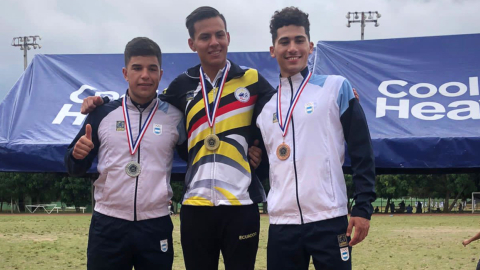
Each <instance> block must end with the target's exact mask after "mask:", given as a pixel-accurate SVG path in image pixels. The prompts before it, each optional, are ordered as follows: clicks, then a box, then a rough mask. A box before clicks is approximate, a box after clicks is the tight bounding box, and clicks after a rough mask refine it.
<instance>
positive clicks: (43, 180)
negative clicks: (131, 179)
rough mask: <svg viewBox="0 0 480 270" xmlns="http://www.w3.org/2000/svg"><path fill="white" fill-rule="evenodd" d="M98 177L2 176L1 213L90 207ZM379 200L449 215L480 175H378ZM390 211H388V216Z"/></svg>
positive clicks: (177, 195)
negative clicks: (8, 207) (435, 207)
mask: <svg viewBox="0 0 480 270" xmlns="http://www.w3.org/2000/svg"><path fill="white" fill-rule="evenodd" d="M94 179H96V175H90V176H86V177H85V178H77V177H70V176H68V175H67V174H61V173H12V172H0V212H1V211H2V209H3V205H4V203H5V202H8V203H10V202H14V203H15V204H16V205H18V207H19V210H20V211H21V212H24V211H25V204H28V203H32V204H40V203H50V202H58V201H60V202H62V203H63V204H65V205H67V206H71V205H75V206H76V207H80V206H85V205H90V204H91V192H92V190H91V188H92V180H94ZM182 179H183V176H182V175H172V180H176V181H172V182H171V185H172V189H173V195H174V196H173V198H172V201H174V202H180V201H181V198H182V194H183V188H184V186H183V181H181V180H182ZM345 179H346V183H347V194H348V197H349V198H350V200H349V206H348V207H349V210H350V209H351V207H352V204H353V197H354V192H355V186H354V183H353V181H352V176H351V175H345ZM375 181H376V192H377V198H385V199H387V202H386V205H388V204H389V203H390V200H391V199H398V198H402V197H417V198H441V199H443V200H444V205H445V207H444V209H443V211H444V212H450V211H451V210H452V208H453V207H454V205H455V203H457V202H460V201H465V200H467V199H469V198H471V194H472V192H475V191H480V173H473V174H433V175H425V174H422V175H418V174H397V175H379V176H377V177H376V179H375ZM263 184H264V186H265V189H266V192H268V190H269V189H270V187H269V184H268V179H266V180H265V181H263ZM26 202H27V203H26ZM387 211H388V207H386V209H385V212H387Z"/></svg>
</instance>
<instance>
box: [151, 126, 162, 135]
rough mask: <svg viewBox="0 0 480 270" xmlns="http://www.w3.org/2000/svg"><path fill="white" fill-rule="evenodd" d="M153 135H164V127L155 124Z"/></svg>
mask: <svg viewBox="0 0 480 270" xmlns="http://www.w3.org/2000/svg"><path fill="white" fill-rule="evenodd" d="M153 134H155V135H162V125H160V124H153Z"/></svg>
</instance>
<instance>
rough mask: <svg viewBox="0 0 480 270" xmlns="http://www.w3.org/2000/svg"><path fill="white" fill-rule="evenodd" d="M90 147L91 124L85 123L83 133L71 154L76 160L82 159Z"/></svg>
mask: <svg viewBox="0 0 480 270" xmlns="http://www.w3.org/2000/svg"><path fill="white" fill-rule="evenodd" d="M92 149H93V142H92V126H91V125H90V124H87V125H86V126H85V135H83V136H82V137H80V139H79V140H78V141H77V143H76V144H75V147H74V148H73V153H72V156H73V157H74V158H75V159H77V160H81V159H84V158H85V157H86V156H87V155H88V153H90V151H92Z"/></svg>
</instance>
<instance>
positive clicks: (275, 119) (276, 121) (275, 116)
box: [272, 112, 278, 123]
mask: <svg viewBox="0 0 480 270" xmlns="http://www.w3.org/2000/svg"><path fill="white" fill-rule="evenodd" d="M272 123H278V119H277V113H276V112H274V113H273V118H272Z"/></svg>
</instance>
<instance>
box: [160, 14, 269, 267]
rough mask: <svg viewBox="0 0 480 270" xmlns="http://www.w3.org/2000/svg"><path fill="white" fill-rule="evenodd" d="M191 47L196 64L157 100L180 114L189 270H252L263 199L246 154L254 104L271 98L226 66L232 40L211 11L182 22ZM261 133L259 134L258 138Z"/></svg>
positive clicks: (249, 75)
mask: <svg viewBox="0 0 480 270" xmlns="http://www.w3.org/2000/svg"><path fill="white" fill-rule="evenodd" d="M186 26H187V29H188V32H189V35H190V38H189V39H188V44H189V46H190V48H191V50H192V51H194V52H196V53H197V54H198V57H199V59H200V65H197V66H195V67H192V68H190V69H188V70H187V71H186V72H185V73H184V74H181V75H180V76H178V77H177V78H176V79H175V80H174V81H172V83H171V84H170V85H169V87H168V88H167V89H166V90H165V92H164V94H163V95H161V96H160V98H161V99H162V100H164V101H167V102H169V103H171V104H172V105H174V106H175V107H177V108H178V109H179V110H181V111H183V112H185V119H186V129H187V137H188V138H187V142H186V144H185V145H184V148H185V150H184V151H182V150H180V151H179V153H180V154H182V153H184V154H187V152H188V158H187V160H188V169H187V174H186V179H185V194H184V197H183V205H182V209H181V212H180V216H181V228H180V229H181V239H182V249H183V254H184V259H185V266H186V269H208V270H210V269H217V268H218V260H219V254H220V252H222V255H223V259H224V262H225V269H227V270H233V269H239V270H240V269H241V270H248V269H252V270H253V269H254V265H255V258H256V253H257V249H258V240H259V228H260V217H259V211H258V207H257V203H259V202H262V201H263V200H264V198H265V195H264V191H263V187H262V186H261V184H260V182H259V181H258V178H256V177H255V176H254V175H253V174H252V169H251V168H250V165H249V160H248V147H249V145H251V144H252V142H253V141H254V139H258V138H254V135H253V134H256V133H255V132H252V130H253V128H256V127H255V125H254V122H255V121H254V114H255V111H259V110H260V109H261V106H262V104H260V103H259V102H258V100H264V97H265V96H271V95H272V94H273V92H274V90H273V88H272V87H271V86H270V84H269V83H268V82H267V81H266V80H265V79H264V78H263V77H262V76H261V75H260V74H259V73H258V71H257V70H255V69H252V68H247V67H240V66H239V65H237V64H236V63H233V62H232V61H229V60H228V59H227V51H228V45H229V43H230V34H229V33H228V32H227V24H226V21H225V18H224V16H223V15H222V14H220V13H219V12H218V11H217V10H216V9H214V8H212V7H200V8H197V9H196V10H194V11H193V12H192V13H191V14H190V15H189V16H188V17H187V20H186ZM258 134H259V133H258Z"/></svg>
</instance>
